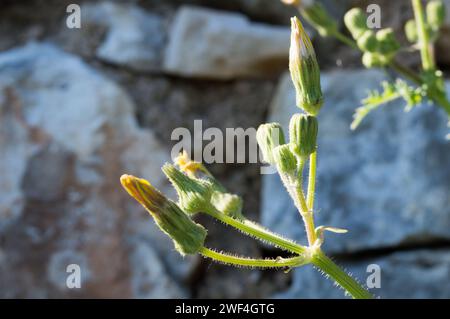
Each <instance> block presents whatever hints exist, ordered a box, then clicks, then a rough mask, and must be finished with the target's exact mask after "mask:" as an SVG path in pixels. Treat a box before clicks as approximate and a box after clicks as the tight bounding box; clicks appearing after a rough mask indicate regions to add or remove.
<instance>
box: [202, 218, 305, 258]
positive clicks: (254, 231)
mask: <svg viewBox="0 0 450 319" xmlns="http://www.w3.org/2000/svg"><path fill="white" fill-rule="evenodd" d="M206 214H208V215H210V216H211V217H213V218H215V219H217V220H220V221H221V222H223V223H225V224H227V225H230V226H232V227H234V228H236V229H238V230H240V231H242V232H243V233H246V234H248V235H250V236H253V237H255V238H257V239H259V240H262V241H264V242H267V243H269V244H272V245H274V246H276V247H279V248H281V249H284V250H287V251H290V252H293V253H296V254H303V253H304V252H305V251H306V249H307V248H306V247H304V246H301V245H299V244H297V243H295V242H293V241H291V240H288V239H285V238H283V237H281V236H280V235H278V234H275V233H273V232H271V231H269V230H267V229H265V228H263V227H261V226H259V225H258V224H256V223H254V222H252V221H249V220H247V219H244V220H238V219H234V218H231V217H229V216H227V215H225V214H222V213H221V212H218V211H216V210H213V209H211V210H210V211H208V212H206Z"/></svg>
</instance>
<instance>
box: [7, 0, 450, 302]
mask: <svg viewBox="0 0 450 319" xmlns="http://www.w3.org/2000/svg"><path fill="white" fill-rule="evenodd" d="M445 2H446V4H447V6H448V8H449V7H450V1H445ZM71 3H74V1H73V0H71V1H65V0H59V1H56V0H54V1H53V0H47V1H43V0H23V1H13V0H3V1H1V3H0V297H2V298H13V297H19V298H86V297H93V298H117V297H120V298H188V297H193V298H271V297H282V298H342V297H344V296H343V292H342V291H339V290H338V289H337V288H335V287H334V286H333V283H332V282H331V281H329V280H325V279H324V278H323V277H322V276H321V275H320V274H318V273H317V272H316V271H315V270H314V269H313V268H312V267H309V266H308V267H304V268H300V269H296V270H292V271H289V272H283V271H274V270H269V271H259V270H246V269H235V268H229V267H226V266H223V265H218V264H212V263H211V262H210V261H209V260H205V259H202V258H201V257H198V256H188V257H185V258H182V257H180V256H179V255H178V254H177V253H176V252H175V251H174V248H173V245H172V242H171V241H170V240H169V239H168V238H167V237H166V236H165V235H163V234H162V233H161V232H160V231H159V230H158V229H156V227H155V226H154V224H153V221H152V219H151V218H150V217H149V216H148V215H147V214H146V213H145V212H144V211H143V209H142V208H141V207H139V206H138V205H137V204H136V203H135V202H134V201H133V200H132V199H131V198H130V197H129V196H128V195H126V194H125V192H124V191H123V190H122V188H121V186H120V183H119V177H120V175H121V174H123V173H129V174H133V175H137V176H142V177H144V178H146V179H148V180H150V181H151V182H152V183H153V184H154V185H155V186H157V187H158V188H160V189H161V190H162V191H164V192H165V193H166V194H168V195H171V196H173V191H172V190H171V189H170V187H169V185H168V183H167V181H166V180H165V178H164V177H163V174H162V172H161V171H160V167H161V165H162V163H164V162H165V161H169V160H170V151H171V148H172V146H173V145H174V144H175V143H176V142H177V141H172V140H171V133H172V131H173V129H175V128H177V127H186V128H188V129H189V130H192V129H193V125H194V120H202V121H203V129H206V128H209V127H217V128H220V129H221V130H223V131H225V128H236V127H242V128H244V129H247V128H251V127H253V128H257V127H258V125H259V124H261V123H263V122H268V121H279V122H281V123H282V124H283V125H284V126H285V127H286V125H287V122H288V119H289V118H290V116H291V115H292V113H294V112H296V108H295V99H294V92H293V87H292V85H291V82H290V79H289V75H288V74H287V73H286V71H287V66H288V48H289V33H290V31H289V18H290V17H291V16H293V15H296V14H297V12H296V11H295V10H294V9H293V8H291V7H287V6H285V5H283V4H282V3H280V2H279V1H278V0H210V1H206V0H197V1H195V0H192V1H181V0H178V1H177V0H164V1H163V0H153V1H152V0H148V1H144V0H142V1H137V0H135V1H133V0H130V1H79V2H76V3H77V4H79V5H80V8H81V28H69V27H68V24H67V19H68V17H69V15H70V13H67V12H66V8H67V6H68V5H69V4H71ZM369 3H377V4H379V5H380V8H381V22H382V25H381V27H383V28H384V27H392V28H394V30H395V31H396V33H397V35H398V37H399V39H401V40H402V41H404V36H403V31H402V30H403V24H404V23H405V21H406V20H408V19H409V18H411V17H412V12H411V9H410V3H409V1H407V0H400V1H387V0H378V1H374V0H371V1H363V0H361V1H352V0H324V1H323V4H324V5H325V7H326V8H327V9H328V10H329V11H330V13H331V14H332V15H333V16H334V17H336V18H337V19H338V21H342V16H343V14H344V13H345V12H346V10H348V9H349V8H351V7H353V6H360V7H362V8H366V6H367V5H368V4H369ZM449 13H450V12H449ZM69 25H70V23H69ZM340 25H341V29H342V30H343V31H345V30H344V29H345V27H343V26H342V22H340ZM308 32H309V34H310V35H311V38H312V39H313V42H314V45H315V48H316V52H317V54H318V59H319V63H320V66H321V69H322V83H323V91H324V96H325V100H326V102H325V105H324V107H323V111H322V113H321V114H320V118H319V122H320V134H319V162H318V165H319V168H318V174H319V176H318V185H317V192H318V194H317V204H316V206H317V218H318V224H326V225H333V226H336V227H342V228H346V229H349V233H348V234H345V235H337V234H330V235H328V236H327V238H326V239H327V240H326V242H325V245H324V250H325V251H327V252H329V253H330V254H331V255H332V256H333V258H334V259H335V260H336V261H337V262H338V263H340V264H341V265H343V266H344V267H345V268H346V269H347V270H348V271H350V272H351V273H353V274H354V275H355V276H356V277H357V278H359V279H360V281H361V282H362V283H363V284H364V283H365V281H366V278H367V276H369V275H370V274H371V272H370V271H369V272H368V271H367V270H368V266H369V265H372V264H376V265H378V266H379V267H380V269H381V288H379V289H378V288H374V289H372V292H373V293H374V294H375V295H377V296H380V297H382V298H449V297H450V196H449V191H450V165H449V164H450V145H449V143H448V141H446V140H445V135H446V134H447V132H448V128H447V127H446V124H447V122H446V116H445V114H444V112H442V111H440V109H438V108H436V107H432V106H430V105H428V104H424V105H422V106H420V107H417V108H415V109H414V110H412V111H411V112H409V113H405V112H404V105H403V103H402V102H401V101H400V102H393V103H391V104H389V105H387V106H383V107H381V108H380V109H378V110H376V111H374V112H373V113H372V114H370V115H369V116H368V117H367V118H366V119H365V120H364V122H363V123H362V125H361V126H360V127H359V128H358V129H357V130H356V131H351V130H350V128H349V126H350V123H351V120H352V114H353V111H354V109H355V108H356V107H357V106H359V103H360V100H361V99H362V98H364V96H366V94H367V91H368V90H370V89H377V88H378V87H379V83H380V81H382V80H384V79H389V77H391V76H392V74H389V73H386V72H383V71H382V70H366V69H364V68H363V67H362V65H361V63H360V55H359V53H358V52H355V51H352V50H351V49H349V48H347V47H345V46H344V45H342V44H340V43H339V42H337V41H335V40H334V39H322V38H320V37H319V36H318V35H317V34H316V32H315V31H314V30H313V29H312V28H308ZM449 52H450V14H447V23H446V26H445V27H444V29H443V34H442V36H441V38H440V39H439V41H438V44H437V47H436V56H437V61H438V64H439V66H440V68H441V69H442V70H443V71H444V73H445V72H447V74H450V72H448V71H450V70H449V67H450V54H449ZM401 61H402V62H403V63H404V64H407V65H409V66H411V67H418V66H419V65H420V58H419V55H418V54H417V53H409V52H406V53H405V54H402V56H401ZM204 144H206V142H205V143H204ZM208 168H210V169H211V171H212V172H213V173H214V175H215V176H216V177H217V178H218V179H219V180H220V181H222V182H223V184H224V185H225V186H226V187H227V188H228V189H229V190H230V191H231V192H234V193H238V194H240V195H242V196H243V198H244V203H245V204H244V213H245V215H247V216H248V217H249V218H251V219H254V220H257V221H260V222H261V223H263V224H264V225H265V226H268V227H270V228H271V229H273V230H274V231H277V232H279V233H281V234H284V235H286V236H289V237H291V238H292V239H295V240H296V241H299V242H301V243H305V234H304V231H303V228H302V224H301V220H300V218H299V216H298V213H297V212H296V211H295V209H294V208H293V206H292V204H291V202H290V200H289V198H288V197H287V195H286V193H285V191H284V188H283V187H282V185H281V183H280V181H279V179H278V177H277V175H261V174H260V165H259V164H250V163H249V164H221V163H216V164H212V165H210V166H209V167H208ZM197 220H198V222H200V223H202V224H204V225H206V226H207V228H208V231H209V233H208V239H207V240H208V246H212V247H214V248H217V249H223V250H227V251H231V252H235V253H238V254H245V255H250V256H255V257H257V256H260V257H261V256H262V257H276V256H278V255H279V254H282V253H280V252H279V251H277V250H274V249H271V248H270V247H267V246H264V245H262V244H260V243H258V242H256V241H254V240H252V239H249V238H247V237H244V236H242V235H241V234H239V233H236V232H235V231H233V230H232V229H228V228H226V227H225V226H224V225H221V224H220V223H218V222H215V221H213V220H211V219H209V218H206V217H204V216H198V218H197ZM71 264H76V265H78V266H79V267H80V270H81V288H74V289H70V288H69V287H68V286H67V285H66V280H67V278H68V276H69V275H70V272H67V266H68V265H71ZM369 269H370V267H369ZM372 269H373V268H372Z"/></svg>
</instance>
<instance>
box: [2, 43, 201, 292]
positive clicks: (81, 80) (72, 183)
mask: <svg viewBox="0 0 450 319" xmlns="http://www.w3.org/2000/svg"><path fill="white" fill-rule="evenodd" d="M0 70H1V72H0V133H1V134H0V153H1V154H2V161H0V175H1V176H2V178H1V180H0V203H1V204H0V238H1V241H2V245H1V248H0V260H1V262H0V265H1V266H0V268H1V270H2V271H1V272H0V282H1V283H2V284H1V286H2V287H8V289H7V290H1V289H0V296H1V297H28V298H33V297H71V296H72V297H74V296H75V297H186V296H188V292H187V291H185V290H183V289H181V288H180V281H182V280H184V279H185V278H186V276H187V274H189V269H190V268H191V267H192V265H193V263H194V261H195V260H194V259H192V258H185V259H183V258H181V257H180V256H178V255H176V253H175V251H174V249H173V244H172V242H171V241H170V240H169V239H168V238H167V236H165V235H164V234H162V232H160V231H159V230H158V229H156V227H155V226H154V223H153V221H152V219H151V218H150V217H149V216H148V215H147V213H146V212H145V211H144V210H143V209H142V207H140V206H139V205H138V204H137V203H135V202H134V200H133V199H131V198H130V197H129V196H128V195H127V194H126V193H125V191H124V190H123V189H122V187H121V185H120V182H119V177H120V175H121V174H123V173H129V174H134V175H137V176H143V177H146V178H148V179H150V180H151V181H152V183H153V184H154V185H156V186H157V187H159V188H160V189H162V190H163V191H165V190H166V189H167V187H168V184H167V182H166V181H165V179H164V178H163V175H162V173H161V171H160V167H161V165H162V164H163V163H164V162H165V161H166V160H169V151H168V150H166V149H165V148H164V147H162V146H161V145H160V144H159V143H158V142H157V140H156V139H155V138H154V136H153V133H152V132H151V131H150V130H146V129H141V128H139V127H138V125H137V123H136V121H135V117H134V106H133V103H132V101H131V99H130V98H129V97H128V96H127V94H126V93H125V92H124V91H123V90H122V89H121V88H120V87H119V86H118V85H117V84H115V83H114V82H112V81H110V80H108V79H106V78H105V77H104V76H103V75H102V74H100V73H99V72H97V71H96V70H94V69H92V68H91V67H90V66H88V65H87V64H85V63H84V62H82V61H81V60H80V59H79V58H78V57H75V56H73V55H71V54H67V53H65V52H63V51H61V50H60V49H58V48H56V47H54V46H52V45H48V44H37V43H32V44H28V45H26V46H24V47H20V48H17V49H14V50H10V51H7V52H3V53H1V54H0ZM72 264H75V265H78V266H79V267H80V271H81V288H79V289H75V288H74V289H70V288H69V287H68V286H67V285H66V280H67V278H68V276H69V275H70V273H68V268H67V267H68V266H69V265H72ZM166 264H167V265H168V264H171V265H172V266H171V267H168V266H166Z"/></svg>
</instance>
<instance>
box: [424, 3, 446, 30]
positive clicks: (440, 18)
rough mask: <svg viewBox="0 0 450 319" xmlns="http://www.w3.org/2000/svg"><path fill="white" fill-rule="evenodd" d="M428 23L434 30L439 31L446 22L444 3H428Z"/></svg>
mask: <svg viewBox="0 0 450 319" xmlns="http://www.w3.org/2000/svg"><path fill="white" fill-rule="evenodd" d="M426 12H427V22H428V24H429V25H430V27H431V28H432V29H433V30H438V29H439V28H440V27H441V26H442V25H443V24H444V21H445V6H444V4H443V3H442V1H439V0H433V1H430V2H428V3H427V7H426Z"/></svg>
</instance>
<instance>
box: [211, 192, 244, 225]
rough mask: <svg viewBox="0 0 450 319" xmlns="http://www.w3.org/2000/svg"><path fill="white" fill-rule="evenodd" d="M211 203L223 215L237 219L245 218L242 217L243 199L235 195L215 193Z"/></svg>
mask: <svg viewBox="0 0 450 319" xmlns="http://www.w3.org/2000/svg"><path fill="white" fill-rule="evenodd" d="M211 203H212V204H213V205H214V207H215V208H216V209H217V210H218V211H219V212H221V213H222V214H225V215H227V216H230V217H232V218H235V219H243V218H244V216H243V215H242V199H241V198H240V197H239V196H237V195H235V194H230V193H222V192H214V193H213V195H212V197H211Z"/></svg>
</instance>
